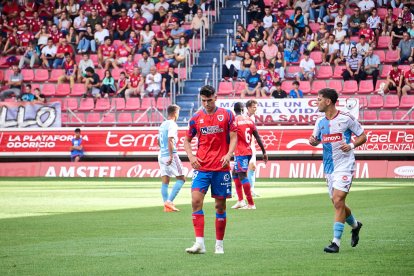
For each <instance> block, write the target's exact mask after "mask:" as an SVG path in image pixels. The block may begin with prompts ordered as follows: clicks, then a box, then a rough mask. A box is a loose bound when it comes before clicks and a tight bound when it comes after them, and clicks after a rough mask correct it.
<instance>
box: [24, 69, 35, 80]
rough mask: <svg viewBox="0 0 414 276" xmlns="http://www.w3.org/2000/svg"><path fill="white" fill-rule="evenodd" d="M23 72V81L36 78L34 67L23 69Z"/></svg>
mask: <svg viewBox="0 0 414 276" xmlns="http://www.w3.org/2000/svg"><path fill="white" fill-rule="evenodd" d="M21 74H22V76H23V81H29V82H31V81H33V80H34V72H33V69H22V71H21Z"/></svg>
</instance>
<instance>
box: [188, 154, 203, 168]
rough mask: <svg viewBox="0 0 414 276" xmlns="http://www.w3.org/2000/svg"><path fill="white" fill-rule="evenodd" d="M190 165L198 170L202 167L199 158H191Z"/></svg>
mask: <svg viewBox="0 0 414 276" xmlns="http://www.w3.org/2000/svg"><path fill="white" fill-rule="evenodd" d="M189 159H190V164H191V167H193V169H198V168H200V167H201V165H200V163H199V162H198V160H197V158H196V157H195V156H192V157H189Z"/></svg>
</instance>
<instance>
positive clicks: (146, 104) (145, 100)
mask: <svg viewBox="0 0 414 276" xmlns="http://www.w3.org/2000/svg"><path fill="white" fill-rule="evenodd" d="M151 106H154V99H153V98H143V99H142V102H141V107H140V109H141V110H146V109H147V108H149V107H151Z"/></svg>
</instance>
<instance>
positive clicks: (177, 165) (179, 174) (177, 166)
mask: <svg viewBox="0 0 414 276" xmlns="http://www.w3.org/2000/svg"><path fill="white" fill-rule="evenodd" d="M168 169H169V170H170V173H171V176H175V177H176V179H177V181H176V182H175V184H174V186H173V187H172V190H171V193H170V195H169V196H168V199H167V200H166V201H165V203H164V206H165V207H167V208H169V209H171V210H173V211H174V212H178V211H180V210H179V209H178V208H176V207H175V205H174V203H173V202H174V199H175V197H176V196H177V195H178V192H179V191H180V190H181V188H182V187H183V185H184V182H185V177H184V175H183V169H182V164H181V161H180V158H179V157H178V155H174V156H173V159H172V162H171V164H170V165H169V166H168Z"/></svg>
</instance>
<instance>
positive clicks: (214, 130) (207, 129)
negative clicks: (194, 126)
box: [200, 126, 224, 135]
mask: <svg viewBox="0 0 414 276" xmlns="http://www.w3.org/2000/svg"><path fill="white" fill-rule="evenodd" d="M200 130H201V134H203V135H208V134H216V133H221V132H224V129H222V128H220V127H219V126H207V127H202V128H201V129H200Z"/></svg>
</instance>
